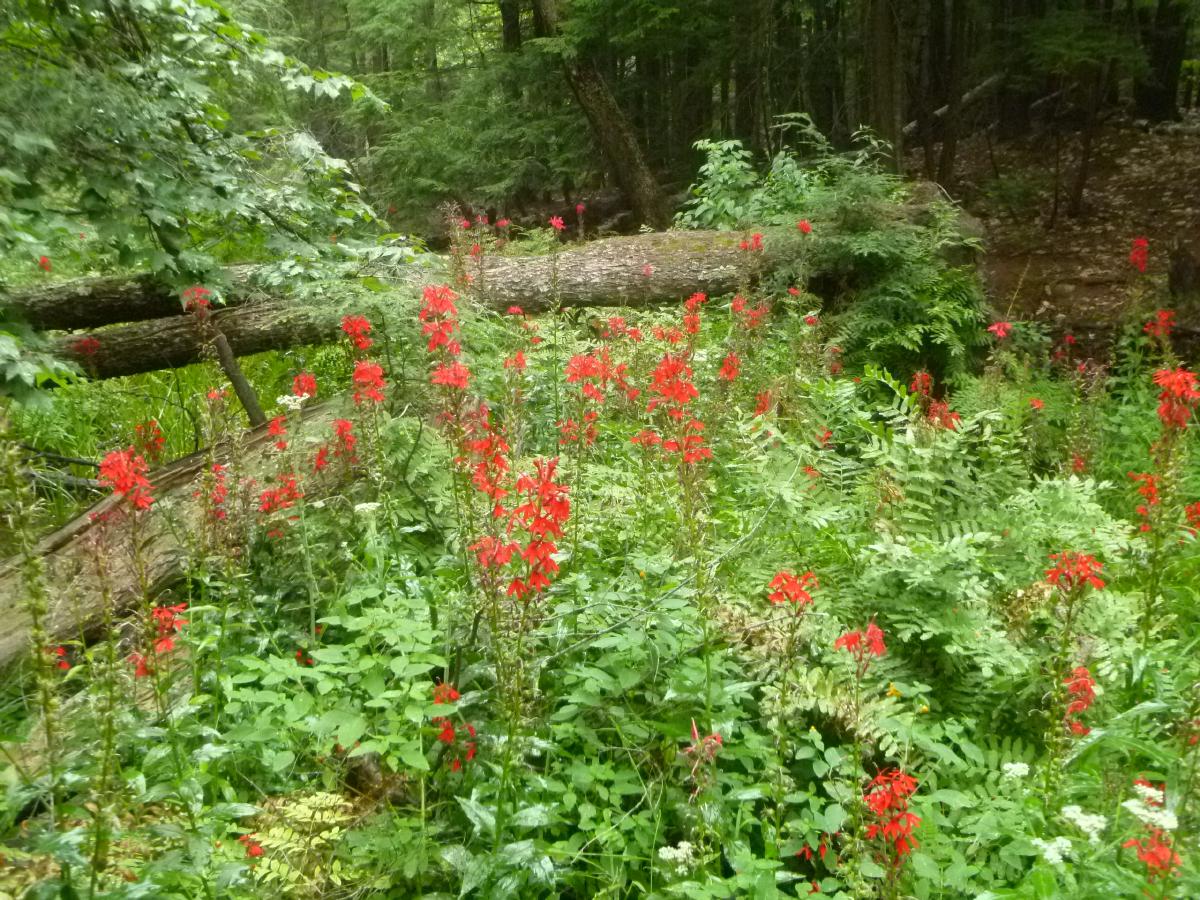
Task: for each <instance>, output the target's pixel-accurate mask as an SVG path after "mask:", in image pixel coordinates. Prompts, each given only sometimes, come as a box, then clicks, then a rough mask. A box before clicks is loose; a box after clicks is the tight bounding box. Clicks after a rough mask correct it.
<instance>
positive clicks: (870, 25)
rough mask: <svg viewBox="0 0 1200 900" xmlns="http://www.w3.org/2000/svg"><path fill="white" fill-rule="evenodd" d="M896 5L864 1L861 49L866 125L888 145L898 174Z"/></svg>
mask: <svg viewBox="0 0 1200 900" xmlns="http://www.w3.org/2000/svg"><path fill="white" fill-rule="evenodd" d="M896 2H897V0H865V2H864V3H863V50H864V53H865V60H864V62H865V65H864V76H865V78H866V84H865V90H866V109H867V124H868V125H870V126H871V128H872V129H873V130H874V131H875V134H876V136H878V137H880V138H882V139H883V140H885V141H887V142H888V144H890V145H891V148H892V153H891V159H892V164H893V167H894V168H895V169H896V170H897V171H899V170H900V168H901V165H902V161H903V157H904V131H903V126H904V70H903V67H902V66H901V52H902V50H901V37H902V36H901V33H900V21H899V18H898V16H899V9H898V7H897V6H896Z"/></svg>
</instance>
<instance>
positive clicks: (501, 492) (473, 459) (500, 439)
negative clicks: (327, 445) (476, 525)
mask: <svg viewBox="0 0 1200 900" xmlns="http://www.w3.org/2000/svg"><path fill="white" fill-rule="evenodd" d="M490 416H491V413H490V411H489V410H488V408H487V407H486V406H484V405H482V404H481V405H480V406H479V408H478V410H476V412H475V414H474V415H473V416H471V417H469V418H468V419H467V420H466V435H465V439H464V449H465V450H466V452H467V453H468V454H470V462H469V464H470V469H471V485H472V486H473V487H474V488H475V490H477V491H479V492H480V493H481V494H483V495H484V496H485V497H487V498H488V499H489V500H491V501H492V516H493V518H496V519H499V518H502V517H503V516H504V507H503V506H502V505H501V501H502V500H503V499H504V498H505V497H507V496H508V489H507V488H506V487H504V479H505V478H506V477H507V476H508V470H509V463H508V458H507V457H506V456H505V455H504V454H506V453H508V452H509V450H510V448H509V446H508V442H507V441H506V440H505V439H504V436H503V435H502V434H501V433H500V432H498V431H496V430H495V429H494V428H493V427H492V423H491V418H490ZM458 462H460V463H462V462H466V460H458Z"/></svg>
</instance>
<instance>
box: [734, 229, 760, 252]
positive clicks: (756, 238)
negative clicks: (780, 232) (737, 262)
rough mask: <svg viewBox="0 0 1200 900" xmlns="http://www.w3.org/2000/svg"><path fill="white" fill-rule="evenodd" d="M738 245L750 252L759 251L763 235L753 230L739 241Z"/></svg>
mask: <svg viewBox="0 0 1200 900" xmlns="http://www.w3.org/2000/svg"><path fill="white" fill-rule="evenodd" d="M738 247H739V248H740V249H742V250H746V251H748V252H750V253H759V252H761V251H762V249H763V236H762V234H761V233H760V232H757V231H756V232H754V234H752V235H750V237H749V239H748V240H744V241H741V242H740V243H739V244H738Z"/></svg>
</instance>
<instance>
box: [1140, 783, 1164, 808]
mask: <svg viewBox="0 0 1200 900" xmlns="http://www.w3.org/2000/svg"><path fill="white" fill-rule="evenodd" d="M1133 792H1134V793H1135V794H1141V795H1142V799H1143V800H1144V801H1145V802H1146V803H1148V804H1150V805H1151V806H1162V805H1163V803H1164V802H1165V800H1166V796H1165V794H1164V792H1163V791H1160V790H1159V789H1158V788H1156V787H1155V786H1154V785H1152V784H1138V783H1137V782H1134V785H1133Z"/></svg>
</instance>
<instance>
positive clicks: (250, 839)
mask: <svg viewBox="0 0 1200 900" xmlns="http://www.w3.org/2000/svg"><path fill="white" fill-rule="evenodd" d="M238 843H239V844H241V845H242V846H243V847H245V848H246V855H247V856H249V857H250V858H251V859H258V857H260V856H262V855H263V846H262V844H260V843H259V842H258V841H256V840H254V835H253V834H243V835H242V836H241V837H239V838H238Z"/></svg>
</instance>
